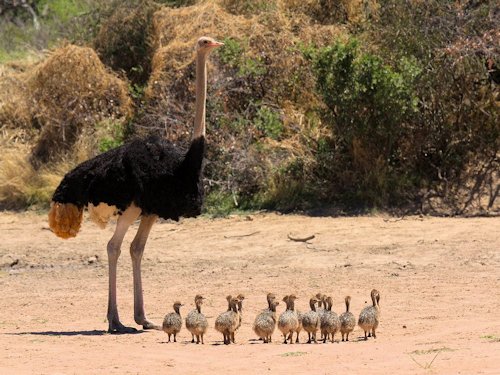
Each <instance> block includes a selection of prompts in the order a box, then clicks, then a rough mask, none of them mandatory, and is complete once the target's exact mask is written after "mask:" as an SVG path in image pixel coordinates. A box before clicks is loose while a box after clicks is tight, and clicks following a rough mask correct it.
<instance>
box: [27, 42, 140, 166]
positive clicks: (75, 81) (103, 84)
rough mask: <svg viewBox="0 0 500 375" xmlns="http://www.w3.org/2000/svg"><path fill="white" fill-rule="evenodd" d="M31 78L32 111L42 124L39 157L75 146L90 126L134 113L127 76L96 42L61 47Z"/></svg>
mask: <svg viewBox="0 0 500 375" xmlns="http://www.w3.org/2000/svg"><path fill="white" fill-rule="evenodd" d="M27 84H28V88H29V92H30V103H31V108H32V113H31V116H32V118H33V119H34V121H37V122H38V123H39V124H40V127H41V129H42V131H41V134H40V138H39V140H38V142H37V144H36V146H35V148H34V150H33V157H34V159H35V160H38V161H41V162H46V161H48V160H50V159H51V158H52V157H53V156H54V154H56V155H57V153H56V152H55V150H58V149H59V150H61V149H62V150H67V149H68V148H69V147H71V146H72V145H73V144H74V142H75V141H76V139H77V138H78V135H79V134H80V133H81V132H82V130H83V129H84V128H86V127H90V128H93V127H94V125H95V124H96V123H98V122H99V121H101V120H103V119H113V120H116V121H117V122H123V121H125V120H126V119H127V118H129V117H130V116H131V115H132V101H131V99H130V97H129V96H128V87H127V84H126V82H124V81H123V80H120V79H119V78H118V77H117V76H116V75H114V74H112V73H111V72H110V71H109V70H108V69H106V67H105V66H104V65H103V64H102V63H101V61H100V60H99V57H98V56H97V54H96V53H95V51H94V50H92V49H91V48H86V47H77V46H74V45H67V46H65V47H62V48H59V49H56V50H55V51H53V52H52V54H51V55H50V56H49V57H48V58H47V59H46V60H45V61H44V62H43V63H42V64H40V65H39V66H37V67H36V68H35V69H34V70H33V71H32V72H30V75H29V77H28V80H27Z"/></svg>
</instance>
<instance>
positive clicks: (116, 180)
mask: <svg viewBox="0 0 500 375" xmlns="http://www.w3.org/2000/svg"><path fill="white" fill-rule="evenodd" d="M204 152H205V139H204V137H200V138H197V139H195V140H193V142H192V143H191V146H190V147H189V149H188V150H187V151H186V150H185V149H182V148H180V147H176V146H175V145H173V144H172V143H170V142H169V141H167V140H164V139H162V138H160V137H156V136H151V137H148V138H146V139H137V140H134V141H132V142H130V143H127V144H124V145H122V146H120V147H118V148H115V149H113V150H110V151H108V152H105V153H103V154H101V155H98V156H96V157H95V158H93V159H90V160H87V161H86V162H84V163H82V164H80V165H79V166H77V167H76V168H75V169H73V170H72V171H71V172H69V173H68V174H66V176H64V178H63V180H62V182H61V184H60V185H59V187H58V188H57V189H56V191H55V193H54V196H53V198H52V200H53V201H54V202H57V203H63V204H64V203H72V204H74V205H76V206H77V207H78V208H83V207H84V206H86V205H88V204H93V205H94V206H97V205H99V204H100V203H106V204H107V205H109V206H115V207H116V208H117V209H118V210H119V211H125V210H126V209H127V208H128V207H129V206H130V205H131V204H132V203H134V204H135V205H136V206H137V207H139V208H140V209H141V210H142V214H145V215H150V214H155V215H158V216H159V217H161V218H164V219H172V220H179V218H180V217H194V216H197V215H199V214H200V212H201V208H202V204H203V185H202V172H203V155H204Z"/></svg>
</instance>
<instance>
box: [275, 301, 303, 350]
mask: <svg viewBox="0 0 500 375" xmlns="http://www.w3.org/2000/svg"><path fill="white" fill-rule="evenodd" d="M295 299H296V297H295V296H294V295H290V296H285V297H283V302H285V303H286V310H285V311H284V312H282V313H281V315H280V316H279V318H278V329H279V330H280V331H281V333H282V334H283V337H284V340H285V341H284V343H285V344H286V343H287V342H288V341H289V340H290V343H292V340H293V333H294V332H297V330H299V329H300V328H301V323H300V321H299V315H298V314H297V312H296V311H295V302H294V301H295Z"/></svg>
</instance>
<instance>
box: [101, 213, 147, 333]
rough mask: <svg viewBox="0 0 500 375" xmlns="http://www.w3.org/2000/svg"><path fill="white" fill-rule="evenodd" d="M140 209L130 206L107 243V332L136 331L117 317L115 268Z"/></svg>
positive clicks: (119, 219)
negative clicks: (125, 239)
mask: <svg viewBox="0 0 500 375" xmlns="http://www.w3.org/2000/svg"><path fill="white" fill-rule="evenodd" d="M140 214H141V209H140V208H138V207H136V206H133V205H132V206H130V207H129V208H128V209H126V210H125V212H123V214H122V215H121V216H120V217H119V218H118V222H117V223H116V229H115V233H114V234H113V237H111V239H110V240H109V242H108V264H109V294H108V322H109V328H108V331H109V332H119V333H128V332H134V331H136V329H135V328H131V327H125V326H124V325H123V324H122V323H120V317H119V316H118V306H117V304H116V266H117V264H118V257H119V256H120V252H121V250H120V248H121V245H122V242H123V237H124V236H125V233H127V230H128V228H129V227H130V225H131V224H132V223H133V222H134V221H135V220H136V219H137V218H138V217H139V215H140Z"/></svg>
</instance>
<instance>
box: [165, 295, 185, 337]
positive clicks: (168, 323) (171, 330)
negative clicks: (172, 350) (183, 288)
mask: <svg viewBox="0 0 500 375" xmlns="http://www.w3.org/2000/svg"><path fill="white" fill-rule="evenodd" d="M181 306H184V305H183V304H182V303H180V302H178V301H177V302H175V303H174V312H171V313H168V314H167V315H165V319H163V331H164V332H165V333H166V334H167V335H168V342H170V336H171V335H174V342H177V340H176V336H177V334H178V333H179V331H180V330H181V327H182V318H181V313H180V311H179V309H180V308H181Z"/></svg>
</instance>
